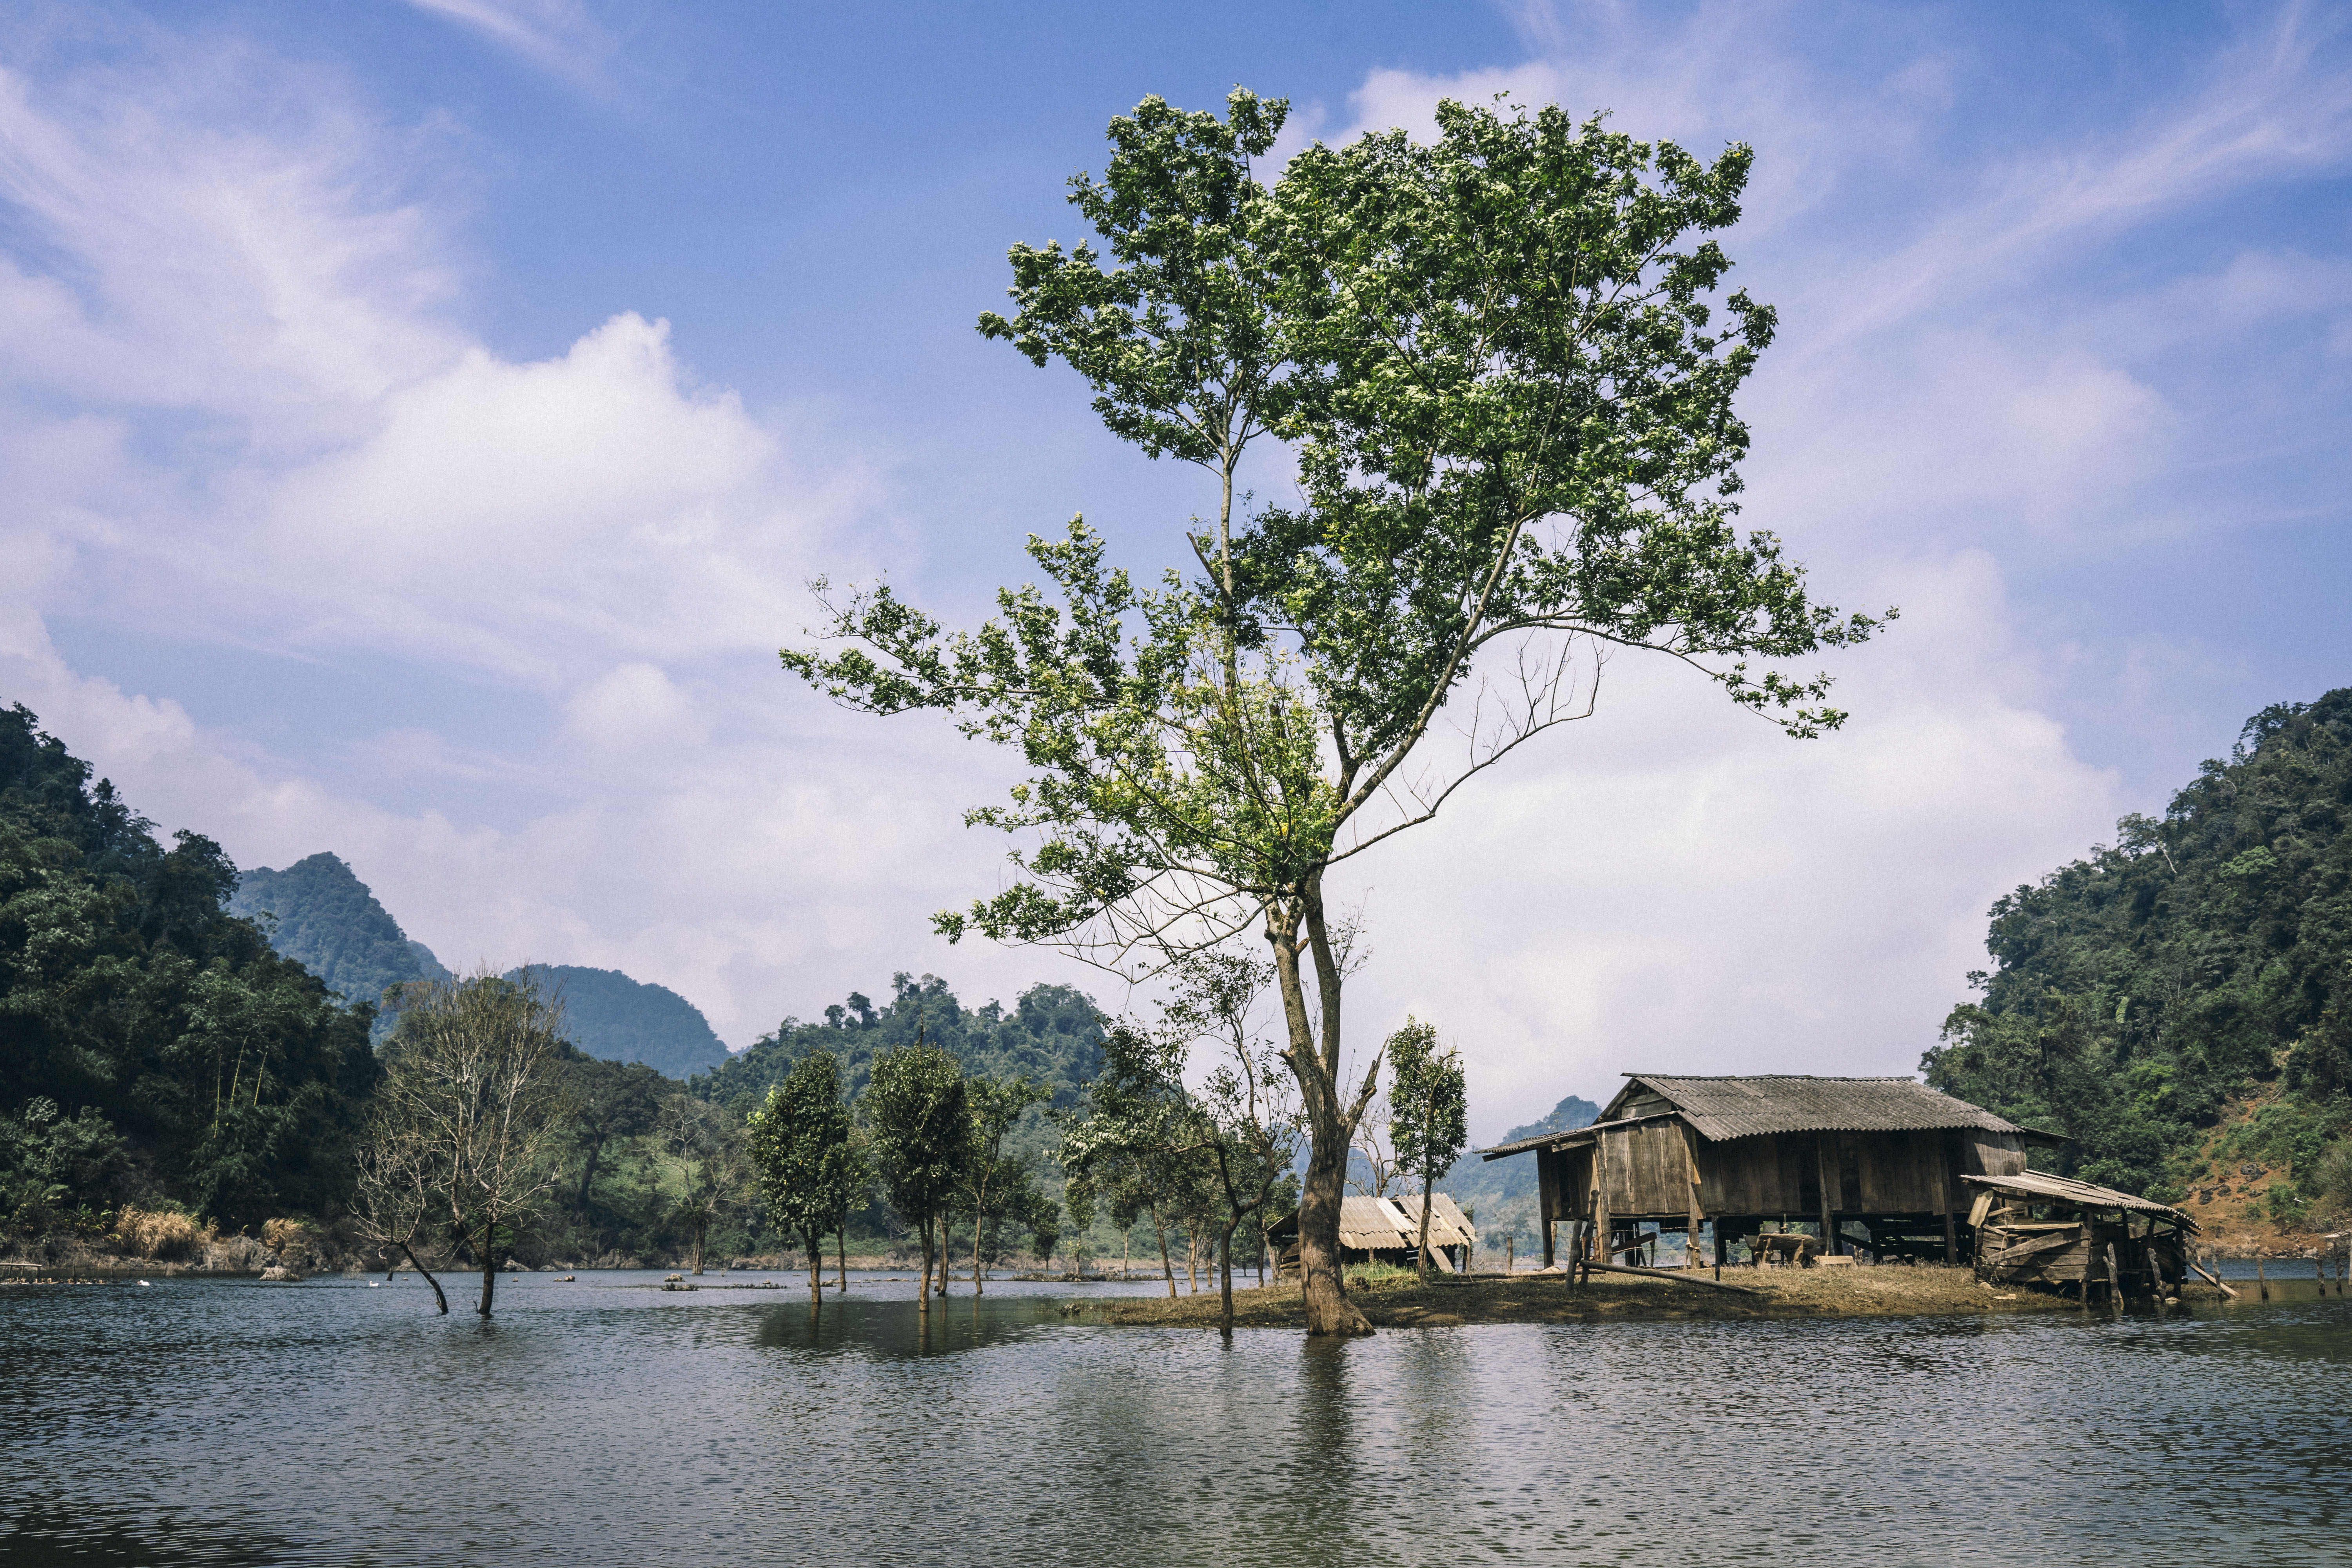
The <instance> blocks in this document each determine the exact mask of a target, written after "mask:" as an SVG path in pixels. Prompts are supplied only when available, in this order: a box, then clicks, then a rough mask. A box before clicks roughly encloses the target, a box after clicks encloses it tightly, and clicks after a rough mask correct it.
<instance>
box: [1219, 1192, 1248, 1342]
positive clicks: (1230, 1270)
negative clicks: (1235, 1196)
mask: <svg viewBox="0 0 2352 1568" xmlns="http://www.w3.org/2000/svg"><path fill="white" fill-rule="evenodd" d="M1241 1223H1242V1222H1241V1221H1240V1220H1239V1219H1235V1220H1234V1221H1233V1223H1232V1224H1230V1225H1228V1226H1225V1234H1224V1236H1223V1237H1222V1238H1220V1240H1219V1241H1218V1243H1217V1275H1218V1287H1219V1289H1222V1290H1223V1292H1224V1298H1225V1332H1227V1333H1229V1334H1230V1333H1232V1332H1233V1331H1234V1231H1236V1230H1238V1229H1240V1228H1241Z"/></svg>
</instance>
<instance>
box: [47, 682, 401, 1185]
mask: <svg viewBox="0 0 2352 1568" xmlns="http://www.w3.org/2000/svg"><path fill="white" fill-rule="evenodd" d="M89 775H90V768H89V764H88V763H83V762H80V761H79V760H78V759H76V758H74V757H73V756H71V755H69V754H68V752H67V751H66V749H65V747H64V745H63V744H62V743H61V742H58V741H57V740H55V739H54V738H53V737H50V736H48V735H45V734H42V733H40V732H39V731H38V729H37V720H36V718H35V717H34V715H33V714H32V713H31V712H29V711H28V710H26V709H25V708H23V707H22V706H17V707H15V708H12V709H10V710H7V711H5V713H0V1117H6V1118H13V1119H15V1120H16V1123H17V1125H19V1126H22V1125H24V1124H25V1123H24V1121H23V1119H24V1117H25V1115H26V1111H27V1110H30V1109H32V1102H33V1101H35V1100H41V1101H45V1102H47V1103H51V1104H54V1105H55V1106H57V1107H58V1108H59V1118H60V1121H61V1123H62V1124H64V1125H69V1126H71V1127H73V1128H75V1129H78V1130H79V1131H76V1133H75V1134H74V1136H75V1137H76V1138H77V1139H81V1140H83V1141H84V1142H87V1143H88V1144H89V1147H92V1148H96V1147H100V1146H101V1145H102V1146H106V1147H115V1146H117V1145H116V1143H115V1142H114V1141H116V1140H119V1141H120V1142H119V1146H120V1147H121V1150H122V1151H123V1155H122V1157H121V1159H107V1160H103V1161H99V1162H96V1163H90V1162H88V1161H79V1160H68V1162H67V1168H68V1170H69V1171H70V1172H72V1174H68V1175H66V1176H62V1177H58V1176H44V1175H43V1174H42V1173H41V1171H42V1167H43V1162H44V1161H45V1160H47V1155H45V1154H42V1153H40V1152H38V1151H39V1147H41V1146H45V1144H46V1142H47V1140H48V1139H50V1138H54V1137H55V1136H57V1135H58V1134H57V1132H56V1131H55V1126H54V1124H52V1132H51V1133H50V1134H47V1135H45V1137H44V1138H42V1139H35V1140H32V1141H30V1142H27V1141H26V1140H25V1139H11V1140H10V1141H9V1142H8V1144H7V1147H6V1150H5V1152H0V1157H5V1160H6V1161H7V1163H6V1165H5V1167H0V1180H5V1181H6V1182H8V1183H9V1184H11V1185H10V1191H11V1192H12V1193H16V1194H24V1193H29V1192H32V1191H35V1190H36V1189H38V1190H40V1191H44V1192H46V1191H47V1189H48V1188H50V1187H55V1186H60V1185H62V1186H63V1187H64V1188H65V1189H66V1192H65V1194H64V1195H63V1196H62V1197H61V1198H58V1199H57V1200H55V1201H56V1202H58V1203H61V1204H63V1205H66V1206H67V1207H68V1208H70V1209H71V1210H73V1211H74V1212H77V1213H79V1211H81V1210H84V1209H89V1210H91V1211H97V1210H101V1209H104V1208H106V1207H108V1206H110V1205H117V1204H120V1203H122V1202H126V1201H134V1200H135V1201H141V1202H152V1199H153V1198H155V1197H157V1196H168V1197H172V1198H176V1199H180V1200H182V1201H184V1202H186V1203H188V1204H190V1205H193V1206H194V1207H196V1208H197V1209H199V1210H200V1211H201V1212H203V1213H205V1214H207V1215H212V1216H213V1217H215V1218H216V1219H218V1220H219V1221H220V1222H221V1223H222V1224H224V1225H226V1226H229V1227H231V1228H236V1227H237V1226H247V1225H253V1224H257V1223H259V1222H260V1221H261V1220H263V1219H265V1218H268V1217H269V1216H270V1215H278V1214H285V1213H305V1214H314V1215H315V1214H321V1213H326V1212H331V1211H332V1210H333V1209H334V1208H335V1207H336V1206H337V1205H340V1204H341V1203H342V1202H344V1201H345V1200H346V1199H347V1197H348V1195H349V1193H350V1191H351V1183H352V1164H351V1149H352V1136H353V1134H354V1131H355V1130H356V1128H357V1126H358V1123H359V1121H360V1118H361V1116H362V1114H363V1110H364V1106H365V1102H366V1099H367V1096H368V1094H369V1092H370V1089H371V1088H372V1086H373V1082H374V1079H375V1075H376V1070H377V1068H376V1063H375V1059H374V1057H373V1054H372V1053H371V1052H370V1050H369V1049H368V1026H369V1022H370V1019H371V1016H372V1013H373V1010H372V1008H369V1007H367V1006H365V1005H362V1007H361V1008H360V1009H358V1010H357V1011H356V1012H347V1011H345V1010H344V1009H343V1008H341V1007H339V1006H338V1005H336V1002H335V998H334V997H333V995H332V994H331V993H330V992H329V991H328V990H327V989H326V987H325V986H323V985H322V984H320V982H319V981H318V980H317V979H316V978H315V977H314V976H312V975H311V974H310V973H309V972H308V971H306V970H305V969H304V968H303V967H302V966H301V965H300V964H299V963H295V962H293V961H292V960H290V959H287V958H283V957H280V956H279V955H278V954H277V953H275V952H271V951H270V948H269V945H268V942H266V941H265V940H264V939H263V937H262V934H261V932H260V931H257V930H256V929H255V927H254V926H253V925H252V924H251V922H249V921H243V920H238V919H236V918H234V917H232V916H230V915H229V914H227V913H226V912H225V911H224V910H223V909H222V907H221V906H222V903H223V900H225V899H226V897H227V896H228V895H229V893H230V892H231V891H232V890H233V889H235V888H236V883H237V872H236V868H235V867H234V866H233V865H231V864H230V862H229V860H228V858H227V857H226V855H225V854H223V853H222V851H221V849H220V847H219V846H218V845H216V844H215V843H213V842H212V841H211V840H210V839H207V838H205V837H203V836H202V835H200V834H195V833H190V832H181V833H178V834H176V835H174V836H173V847H171V848H169V849H165V848H164V847H162V846H161V845H159V844H158V843H157V842H156V841H155V839H154V838H153V837H152V835H151V833H150V831H149V828H150V826H151V825H150V824H149V823H147V822H146V821H145V820H144V819H142V818H141V817H139V816H136V815H135V814H133V813H132V812H131V809H130V807H129V806H128V805H126V804H125V803H124V802H123V801H122V800H121V798H120V797H119V796H117V795H116V794H115V793H114V790H113V787H112V786H111V785H110V784H108V783H106V782H105V781H103V780H100V782H99V783H98V784H95V785H93V784H90V782H89ZM19 1162H25V1163H19ZM42 1201H44V1202H49V1201H50V1200H48V1199H44V1200H42Z"/></svg>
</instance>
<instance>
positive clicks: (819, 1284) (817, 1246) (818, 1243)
mask: <svg viewBox="0 0 2352 1568" xmlns="http://www.w3.org/2000/svg"><path fill="white" fill-rule="evenodd" d="M807 1239H808V1255H809V1257H808V1265H809V1305H811V1306H814V1305H816V1303H817V1302H819V1301H822V1300H824V1232H822V1231H815V1230H813V1231H810V1232H809V1233H808V1238H807Z"/></svg>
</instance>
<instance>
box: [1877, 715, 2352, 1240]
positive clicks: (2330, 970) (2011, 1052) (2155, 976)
mask: <svg viewBox="0 0 2352 1568" xmlns="http://www.w3.org/2000/svg"><path fill="white" fill-rule="evenodd" d="M2347 823H2352V688H2347V689H2340V690H2336V691H2331V692H2329V693H2327V694H2326V696H2324V697H2322V698H2320V699H2319V700H2317V701H2315V702H2310V703H2282V704H2279V705H2277V706H2274V707H2271V708H2266V709H2264V710H2263V711H2262V712H2260V713H2257V714H2256V715H2254V717H2253V718H2252V719H2251V720H2249V721H2247V723H2246V726H2245V729H2244V731H2243V732H2242V735H2241V737H2240V739H2239V742H2238V743H2237V745H2236V746H2235V748H2234V749H2233V750H2232V751H2231V753H2230V755H2229V757H2228V758H2227V759H2226V760H2215V761H2210V762H2208V763H2205V764H2204V766H2203V767H2202V769H2200V773H2199V775H2198V777H2197V778H2196V780H2195V781H2194V782H2192V783H2191V784H2189V785H2188V787H2186V788H2185V789H2183V790H2181V791H2180V792H2179V794H2178V795H2175V796H2174V797H2173V799H2172V803H2171V805H2170V806H2169V807H2168V808H2167V810H2166V811H2165V813H2164V815H2163V816H2162V817H2161V818H2150V817H2147V816H2127V817H2126V818H2124V820H2123V821H2122V822H2121V823H2120V824H2118V825H2117V836H2116V842H2115V844H2113V845H2112V846H2107V845H2101V846H2095V847H2093V849H2092V850H2091V852H2090V854H2088V855H2087V856H2085V857H2084V858H2082V859H2080V860H2077V861H2074V863H2073V864H2071V865H2068V866H2064V867H2062V868H2059V869H2057V870H2055V871H2053V872H2052V873H2050V875H2048V876H2047V877H2044V878H2043V879H2042V881H2041V882H2040V884H2039V885H2037V886H2033V887H2021V888H2019V889H2017V890H2016V891H2015V892H2013V893H2011V894H2010V895H2009V896H2008V897H2006V898H2004V899H2002V900H2000V902H1999V903H1997V904H1995V905H1994V906H1993V909H1992V927H1991V932H1990V936H1989V937H1988V939H1987V946H1988V948H1989V949H1990V952H1991V954H1992V958H1993V963H1994V967H1993V969H1992V970H1991V971H1990V973H1978V974H1974V975H1971V976H1970V977H1969V978H1970V980H1971V982H1972V983H1973V984H1976V985H1977V986H1979V988H1980V990H1981V991H1982V996H1981V998H1980V999H1979V1000H1977V1001H1974V1002H1969V1003H1964V1004H1962V1005H1959V1006H1958V1007H1955V1008H1954V1009H1953V1010H1952V1013H1951V1016H1949V1017H1948V1019H1947V1020H1946V1022H1945V1025H1944V1043H1943V1044H1942V1045H1940V1046H1938V1047H1936V1048H1935V1049H1933V1050H1930V1051H1929V1052H1927V1057H1926V1059H1925V1060H1924V1062H1923V1063H1922V1064H1921V1065H1922V1067H1923V1068H1925V1070H1926V1072H1927V1079H1928V1081H1929V1082H1930V1083H1932V1084H1934V1085H1935V1086H1936V1087H1937V1088H1938V1089H1945V1090H1947V1091H1948V1092H1949V1093H1952V1094H1956V1095H1958V1096H1960V1097H1961V1098H1963V1099H1966V1100H1974V1101H1977V1102H1978V1103H1979V1104H1983V1105H1987V1106H1990V1107H1991V1108H1992V1109H1994V1110H1999V1111H2000V1112H2001V1113H2002V1114H2003V1115H2006V1116H2008V1117H2010V1118H2011V1119H2012V1120H2015V1121H2022V1122H2028V1123H2031V1124H2032V1125H2035V1126H2039V1127H2044V1128H2049V1129H2052V1130H2054V1131H2061V1132H2063V1133H2065V1134H2066V1135H2067V1136H2068V1137H2070V1138H2072V1139H2073V1140H2074V1144H2073V1146H2072V1147H2071V1148H2068V1149H2066V1150H2064V1151H2062V1152H2058V1153H2057V1154H2055V1155H2054V1156H2053V1157H2051V1159H2050V1161H2049V1163H2051V1164H2052V1165H2053V1166H2054V1167H2055V1168H2056V1169H2058V1170H2059V1171H2061V1172H2062V1173H2066V1174H2071V1175H2076V1176H2080V1177H2082V1178H2083V1179H2084V1180H2086V1181H2093V1182H2098V1183H2102V1184H2107V1185H2111V1186H2117V1187H2122V1188H2126V1189H2127V1190H2130V1191H2133V1192H2141V1193H2146V1194H2149V1195H2152V1196H2158V1197H2164V1198H2171V1199H2178V1198H2179V1196H2181V1195H2182V1194H2185V1193H2186V1192H2187V1191H2188V1190H2189V1187H2191V1186H2192V1185H2193V1184H2197V1183H2199V1182H2200V1181H2205V1180H2208V1179H2210V1177H2211V1176H2212V1175H2213V1174H2214V1172H2213V1170H2212V1169H2211V1167H2214V1166H2226V1165H2228V1164H2231V1163H2233V1162H2236V1161H2239V1160H2241V1159H2247V1158H2251V1159H2254V1160H2259V1161H2261V1162H2262V1163H2264V1164H2266V1165H2269V1166H2272V1167H2273V1168H2284V1169H2285V1170H2287V1171H2288V1172H2290V1173H2291V1174H2292V1177H2293V1179H2292V1181H2291V1182H2286V1183H2280V1184H2274V1185H2273V1187H2272V1188H2271V1190H2270V1196H2269V1198H2268V1200H2267V1202H2268V1204H2269V1207H2270V1213H2269V1216H2268V1217H2270V1218H2272V1219H2274V1220H2276V1221H2278V1222H2279V1223H2281V1224H2282V1225H2288V1226H2293V1225H2299V1224H2307V1223H2315V1222H2332V1221H2334V1220H2337V1219H2341V1218H2342V1217H2344V1216H2345V1215H2347V1212H2352V1148H2347V1142H2346V1140H2347V1132H2352V832H2347ZM2217 1125H2219V1126H2221V1127H2222V1128H2223V1129H2224V1131H2223V1132H2222V1134H2221V1136H2220V1137H2219V1138H2213V1137H2212V1136H2211V1130H2212V1129H2214V1128H2215V1127H2216V1126H2217ZM2037 1160H2039V1157H2037Z"/></svg>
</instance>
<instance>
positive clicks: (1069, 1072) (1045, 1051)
mask: <svg viewBox="0 0 2352 1568" xmlns="http://www.w3.org/2000/svg"><path fill="white" fill-rule="evenodd" d="M890 984H891V998H890V1001H889V1002H888V1003H887V1005H884V1006H882V1007H880V1008H877V1007H876V1006H875V1005H874V1004H873V1002H872V1001H871V1000H870V999H869V998H867V997H866V996H863V995H860V994H857V993H856V992H852V993H850V995H849V999H848V1001H847V1002H845V1003H842V1004H837V1005H834V1006H831V1007H827V1008H826V1009H825V1010H824V1021H823V1022H822V1023H806V1024H804V1023H802V1022H801V1021H800V1020H798V1019H796V1018H787V1019H785V1020H784V1021H783V1023H782V1025H781V1026H779V1027H778V1028H777V1030H776V1032H775V1033H774V1034H772V1035H763V1036H761V1037H760V1039H759V1040H758V1041H757V1042H756V1043H754V1044H753V1045H752V1047H751V1049H749V1050H747V1051H744V1052H742V1053H741V1054H740V1055H739V1056H737V1057H734V1058H731V1059H730V1060H728V1061H727V1062H725V1063H723V1064H721V1065H720V1066H719V1068H716V1069H715V1070H713V1071H712V1072H710V1073H709V1074H708V1075H706V1076H704V1077H701V1078H698V1079H695V1080H694V1089H695V1091H696V1092H697V1093H698V1094H701V1095H704V1096H706V1097H707V1098H709V1099H711V1100H720V1101H724V1102H726V1103H728V1104H730V1105H735V1106H738V1107H740V1108H741V1109H743V1110H750V1109H751V1107H752V1106H754V1105H757V1104H758V1103H759V1102H760V1101H761V1100H765V1099H766V1098H767V1094H768V1090H769V1089H771V1088H772V1087H773V1086H775V1085H776V1084H778V1083H781V1082H782V1081H783V1079H784V1078H785V1076H786V1075H787V1074H789V1073H790V1072H791V1071H792V1070H793V1068H794V1067H795V1066H796V1065H798V1064H799V1063H800V1062H801V1061H802V1060H803V1059H804V1058H807V1057H808V1056H810V1055H811V1054H813V1053H814V1052H817V1051H824V1052H827V1053H829V1054H831V1055H833V1056H835V1057H836V1058H839V1059H840V1062H841V1070H842V1081H843V1084H844V1086H845V1092H846V1093H847V1094H848V1095H849V1096H850V1097H851V1098H852V1099H853V1100H854V1099H856V1097H857V1096H859V1095H861V1094H863V1093H864V1092H865V1089H866V1082H867V1080H868V1079H869V1078H870V1077H871V1076H872V1073H873V1070H874V1061H875V1058H877V1056H878V1055H880V1054H881V1053H882V1052H884V1051H887V1050H890V1049H892V1048H894V1047H898V1046H903V1045H909V1044H912V1043H913V1041H914V1040H915V1037H916V1036H917V1035H918V1034H920V1035H921V1037H923V1039H925V1040H926V1041H927V1042H929V1044H931V1045H933V1046H936V1047H940V1049H942V1050H944V1051H946V1052H947V1053H948V1054H949V1055H950V1056H951V1057H953V1058H955V1059H956V1060H957V1061H958V1062H960V1063H961V1064H962V1066H963V1068H964V1069H965V1070H966V1071H967V1072H970V1073H971V1074H972V1075H973V1076H975V1077H979V1078H995V1079H1008V1078H1023V1079H1034V1080H1035V1081H1036V1082H1038V1083H1041V1084H1043V1085H1045V1087H1046V1088H1047V1089H1049V1090H1051V1091H1052V1094H1053V1100H1052V1103H1053V1104H1055V1105H1057V1106H1068V1105H1072V1104H1075V1103H1076V1100H1077V1096H1078V1092H1079V1090H1080V1089H1081V1088H1082V1087H1083V1086H1084V1085H1085V1083H1086V1082H1087V1079H1091V1078H1092V1077H1093V1076H1094V1075H1095V1073H1096V1072H1097V1070H1099V1067H1100V1064H1101V1061H1102V1015H1101V1014H1100V1013H1099V1012H1098V1011H1097V1009H1096V1007H1095V1005H1094V1003H1093V1002H1091V1001H1089V1000H1088V999H1087V997H1086V996H1085V995H1084V994H1081V993H1079V992H1076V991H1074V990H1072V989H1070V988H1069V987H1068V986H1066V985H1035V986H1032V987H1031V988H1030V989H1028V990H1027V991H1024V992H1023V993H1022V994H1021V999H1020V1001H1019V1002H1018V1003H1016V1004H1015V1005H1014V1006H1013V1010H1012V1011H1010V1012H1007V1011H1005V1010H1004V1009H1003V1007H1001V1006H999V1005H997V1004H996V1003H994V1002H991V1003H988V1004H987V1005H984V1006H982V1007H978V1008H975V1009H971V1010H970V1011H967V1010H966V1009H965V1008H964V1007H963V1006H962V1005H961V1004H960V1003H958V1002H957V1000H956V997H955V994H954V993H953V992H951V991H950V990H949V989H948V987H947V982H945V981H943V980H940V979H939V978H937V977H936V976H933V975H929V974H926V975H924V976H923V977H922V978H921V979H920V980H919V981H918V980H916V979H914V978H913V977H912V976H910V975H908V974H906V973H898V974H896V975H893V976H892V977H891V982H890Z"/></svg>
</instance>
